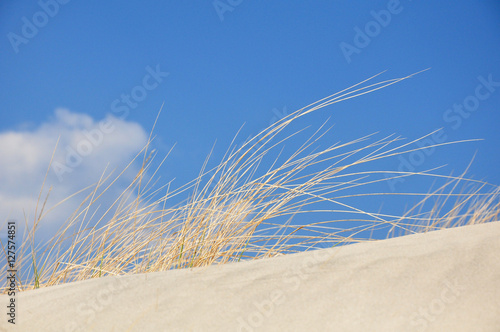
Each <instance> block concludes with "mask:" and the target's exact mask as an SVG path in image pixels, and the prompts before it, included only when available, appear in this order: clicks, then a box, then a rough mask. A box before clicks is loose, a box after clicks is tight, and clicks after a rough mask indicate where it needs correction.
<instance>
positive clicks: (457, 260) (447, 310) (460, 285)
mask: <svg viewBox="0 0 500 332" xmlns="http://www.w3.org/2000/svg"><path fill="white" fill-rule="evenodd" d="M499 253H500V222H495V223H489V224H484V225H475V226H466V227H460V228H454V229H448V230H442V231H436V232H431V233H427V234H417V235H410V236H405V237H400V238H395V239H389V240H383V241H376V242H370V243H361V244H355V245H350V246H345V247H341V248H330V249H323V250H318V251H314V252H306V253H299V254H295V255H288V256H279V257H274V258H269V259H264V260H258V261H250V262H242V263H235V264H227V265H222V266H211V267H207V268H196V269H190V270H173V271H166V272H156V273H150V274H141V275H131V276H126V277H105V278H101V279H94V280H87V281H82V282H77V283H73V284H66V285H59V286H54V287H49V288H44V289H38V290H33V291H28V292H23V293H21V294H19V296H18V297H17V304H18V307H17V323H18V324H16V326H15V328H13V327H12V326H11V324H7V323H6V319H5V314H2V316H3V317H4V318H2V321H1V323H0V324H1V325H0V329H3V330H5V331H11V330H12V331H58V332H60V331H500V255H499ZM7 300H8V297H7V296H5V295H2V296H1V303H2V307H3V308H5V306H4V305H3V304H6V303H7ZM4 311H5V309H4Z"/></svg>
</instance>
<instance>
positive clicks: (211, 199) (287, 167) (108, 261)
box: [2, 76, 500, 291]
mask: <svg viewBox="0 0 500 332" xmlns="http://www.w3.org/2000/svg"><path fill="white" fill-rule="evenodd" d="M409 77H410V76H409ZM406 78H408V77H404V78H400V79H393V80H388V81H383V82H378V83H375V84H369V82H370V80H371V79H373V78H371V79H369V80H366V81H363V82H361V83H359V84H357V85H355V86H352V87H350V88H349V89H346V90H343V91H341V92H339V93H337V94H334V95H331V96H329V97H327V98H325V99H322V100H320V101H318V102H316V103H314V104H311V105H309V106H307V107H305V108H303V109H300V110H298V111H296V112H294V113H292V114H290V115H288V116H287V117H285V118H283V119H281V120H279V121H278V122H276V123H274V124H272V125H270V126H269V127H268V128H266V129H264V130H263V131H262V132H260V133H259V134H258V135H256V136H255V137H253V138H252V139H250V140H248V141H246V143H244V144H243V145H242V146H240V147H239V148H236V147H235V145H234V142H235V141H236V138H235V140H233V143H232V144H231V146H230V148H229V149H228V151H227V153H226V155H225V156H224V158H223V159H222V161H221V162H220V164H219V165H218V166H216V167H215V168H213V169H210V170H206V165H207V162H208V157H207V162H206V163H205V165H204V166H203V169H202V171H201V173H200V175H199V177H198V178H196V179H195V180H193V181H192V182H190V183H188V184H186V185H184V186H182V187H180V188H177V189H175V190H170V186H169V184H167V185H165V186H163V187H160V188H156V189H155V184H154V183H153V181H154V180H153V179H154V178H155V177H154V175H155V174H156V171H157V170H156V171H155V170H151V167H152V161H153V159H154V156H155V155H154V153H150V152H149V148H150V143H151V138H150V141H149V143H148V145H147V146H146V147H144V149H143V150H142V151H141V153H140V154H139V155H138V156H136V158H135V161H137V159H138V158H142V167H141V169H140V171H139V173H138V174H137V176H136V177H135V179H134V180H133V181H132V183H130V185H129V187H128V188H127V190H125V191H124V192H123V193H122V194H121V195H120V196H119V197H117V198H116V200H115V201H114V202H113V203H112V204H110V206H108V207H107V210H106V212H105V213H101V216H100V217H96V216H97V214H96V212H95V211H96V209H95V207H96V206H98V205H99V204H100V201H99V200H100V198H101V197H102V195H103V193H104V192H106V190H108V189H109V188H110V186H111V185H112V184H113V183H114V182H115V181H117V179H118V178H119V177H120V175H121V174H120V175H118V176H117V177H114V178H111V175H105V174H106V173H104V174H103V176H102V178H101V179H99V181H98V182H97V183H96V184H95V185H94V186H92V187H89V188H86V189H85V190H86V191H85V192H87V196H86V198H85V199H84V200H83V201H82V203H81V204H80V207H79V209H78V210H77V211H75V212H74V213H73V214H72V215H71V216H70V217H69V218H68V220H67V221H66V222H65V223H64V225H63V226H62V227H61V228H60V229H59V230H58V231H57V233H56V235H55V236H54V237H53V238H52V239H51V240H50V241H49V243H46V244H43V245H41V244H37V241H36V238H35V235H36V232H37V228H38V226H39V224H40V223H41V222H43V219H44V217H45V216H46V215H47V213H48V211H47V209H46V207H45V203H44V202H42V201H41V199H40V198H41V197H42V195H41V194H40V197H39V202H40V206H37V209H36V211H37V212H36V217H35V219H34V221H32V222H30V223H29V222H26V229H27V233H26V234H25V239H24V241H23V243H22V246H21V247H20V248H18V258H17V261H18V265H17V269H18V270H19V272H20V273H21V274H20V278H19V279H20V280H19V283H18V287H19V290H21V291H23V290H28V289H33V288H38V287H47V286H52V285H57V284H63V283H68V282H73V281H78V280H85V279H89V278H97V277H103V276H106V275H123V274H135V273H148V272H154V271H164V270H169V269H180V268H187V267H199V266H207V265H211V264H224V263H227V262H235V261H240V260H246V259H260V258H265V257H272V256H275V255H277V254H288V253H293V252H297V251H304V250H310V249H316V248H325V247H331V246H334V245H339V244H346V243H351V242H358V241H367V240H371V239H372V234H373V232H374V231H377V230H379V229H381V228H385V229H386V233H388V234H389V235H390V236H395V235H401V234H408V233H412V232H423V231H429V230H435V229H440V228H448V227H455V226H461V225H467V224H476V223H484V222H490V221H496V220H498V214H499V211H500V204H499V199H498V198H499V195H498V194H499V191H498V188H496V189H495V188H494V189H493V190H491V188H489V187H488V186H489V185H487V184H485V183H483V182H480V181H473V180H469V179H465V178H464V175H463V174H462V175H460V176H456V177H454V176H442V175H437V174H432V173H430V172H424V173H411V172H408V173H403V172H384V171H371V172H370V171H359V170H358V166H359V165H363V164H365V163H373V162H374V161H377V160H380V159H383V158H388V157H393V156H396V155H399V154H404V153H409V152H411V151H415V150H419V149H421V148H414V147H413V148H412V147H411V146H412V145H411V143H413V142H410V143H406V144H400V145H396V146H395V144H396V143H397V142H399V141H400V139H399V138H397V137H396V138H394V137H386V138H383V139H380V140H376V141H373V142H369V141H368V140H369V139H371V138H370V137H369V136H367V137H363V138H360V139H358V140H354V141H351V142H347V143H342V144H336V145H333V146H329V147H327V148H325V149H321V150H319V151H316V150H314V147H315V144H316V143H317V142H318V140H319V139H320V138H321V137H322V136H323V135H324V134H325V133H326V132H327V131H328V129H325V126H322V127H321V128H319V129H318V130H317V131H316V132H315V133H314V134H313V135H311V136H310V138H309V139H308V140H306V141H305V142H303V144H302V146H300V147H299V148H298V149H297V150H296V152H294V153H292V154H291V155H289V156H283V155H281V154H280V153H279V150H280V148H282V146H283V144H284V143H285V142H287V141H288V140H289V139H290V138H291V137H293V136H294V135H295V134H296V133H294V134H292V135H285V136H283V130H284V129H285V128H287V126H288V125H289V124H290V123H291V122H293V121H295V120H297V119H298V118H300V117H302V116H304V115H306V114H308V113H310V112H313V111H315V110H318V109H320V108H322V107H325V106H327V105H331V104H334V103H337V102H340V101H343V100H346V99H350V98H353V97H356V96H359V95H362V94H365V93H369V92H372V91H375V90H378V89H380V88H383V87H385V86H388V85H391V84H394V83H397V82H399V81H401V80H404V79H406ZM454 143H457V142H454ZM397 144H399V143H397ZM445 144H451V143H443V144H438V145H435V146H439V145H445ZM394 146H395V147H394ZM311 150H312V151H311ZM273 151H278V154H277V155H274V157H273V161H274V162H273V163H272V166H271V167H269V168H267V169H266V170H265V171H264V172H262V171H261V168H259V166H261V163H262V161H263V160H264V159H265V158H266V157H268V156H271V155H273ZM281 160H282V161H281ZM132 162H133V161H131V163H130V164H129V166H130V165H131V164H132ZM161 163H163V162H161ZM161 163H160V165H161ZM151 173H153V176H148V174H151ZM122 174H123V173H122ZM408 176H422V177H436V178H441V179H445V180H446V183H445V184H444V185H442V186H441V187H440V188H438V189H437V190H435V191H433V192H430V193H409V194H402V195H408V196H409V197H415V196H419V195H421V196H422V197H423V199H422V201H421V202H420V203H418V204H416V205H415V206H414V207H413V208H411V209H410V210H409V211H408V212H407V213H406V214H404V215H401V216H397V215H386V214H382V213H375V212H368V211H363V210H362V209H361V208H359V207H357V206H355V205H353V204H351V203H349V199H352V198H356V197H372V196H373V199H377V196H381V195H390V194H392V193H372V192H368V191H362V192H361V193H354V194H353V193H351V192H352V190H356V189H359V188H361V190H363V188H367V187H369V186H370V185H373V184H376V183H383V182H384V181H387V180H388V179H391V178H399V177H408ZM464 183H465V184H467V185H469V184H474V186H471V187H469V189H467V190H466V191H464V190H463V188H464V187H463V184H464ZM466 187H467V186H466ZM163 190H166V194H160V193H161V192H162V191H163ZM485 191H486V193H484V192H485ZM42 192H43V188H42V191H41V193H42ZM186 193H189V198H188V199H186V200H184V201H182V203H180V204H177V205H175V206H173V207H171V206H169V202H170V201H171V200H172V199H173V198H174V197H179V196H182V195H183V194H186ZM394 195H396V193H394ZM158 197H159V198H158ZM429 204H430V205H431V207H430V209H428V210H426V207H427V206H428V205H429ZM325 207H326V208H325ZM301 214H302V215H303V214H305V215H308V216H309V215H310V216H312V215H315V214H317V215H320V216H321V215H328V216H330V217H328V218H326V220H325V218H323V219H321V220H319V221H316V222H308V223H305V224H298V223H297V222H296V219H297V218H296V217H298V216H299V215H301ZM332 216H333V217H332ZM294 217H295V218H294ZM96 219H98V220H96ZM345 225H349V226H348V227H346V226H345ZM2 246H3V247H4V252H5V246H4V244H3V243H2ZM5 270H6V269H2V271H3V272H4V273H5ZM3 280H6V278H3ZM4 287H5V285H4Z"/></svg>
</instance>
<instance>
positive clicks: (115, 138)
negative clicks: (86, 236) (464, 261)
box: [0, 0, 500, 220]
mask: <svg viewBox="0 0 500 332" xmlns="http://www.w3.org/2000/svg"><path fill="white" fill-rule="evenodd" d="M0 35H1V36H2V39H1V43H0V71H1V73H2V75H1V76H0V102H1V107H0V118H1V121H0V153H1V155H0V198H1V199H0V201H2V202H0V210H1V211H2V212H1V215H0V217H1V219H2V220H5V219H6V218H8V217H11V218H12V217H14V218H21V216H22V212H20V211H21V210H22V209H23V208H24V209H26V211H27V213H28V215H32V214H33V209H32V208H33V207H32V203H33V201H34V199H36V196H37V195H38V190H39V188H40V185H41V182H42V180H43V176H44V174H45V170H46V168H47V165H48V162H49V160H50V156H51V154H52V150H53V149H54V146H55V142H56V140H57V138H58V137H60V142H59V150H58V152H57V153H56V160H60V161H64V158H65V156H66V155H67V154H68V153H69V152H68V151H69V150H65V149H66V148H68V147H71V146H73V147H75V146H76V145H77V144H78V142H80V141H81V140H85V136H82V133H83V132H84V131H85V130H87V132H89V131H90V132H91V131H92V130H93V129H96V128H99V126H100V125H103V123H105V122H106V121H111V122H112V126H113V128H114V129H112V134H110V135H105V136H104V138H103V140H102V141H100V139H99V137H95V139H96V140H97V141H99V144H97V145H98V146H91V147H90V149H91V150H92V151H91V153H89V155H88V156H86V157H85V158H83V160H82V161H81V162H80V163H78V165H77V166H76V167H74V168H73V169H72V171H71V173H69V172H68V173H64V174H59V175H61V176H62V178H63V179H62V180H61V178H60V177H59V176H57V174H55V173H56V172H55V171H54V170H53V169H52V170H51V172H50V174H49V184H51V185H53V187H54V189H53V190H54V192H53V193H52V197H51V201H50V202H51V203H56V201H57V199H60V198H64V197H65V196H67V195H68V194H70V193H72V192H75V191H76V190H79V189H81V188H82V187H83V186H85V185H88V184H90V183H92V182H95V181H97V179H98V177H99V175H100V174H101V172H102V171H103V169H104V167H105V166H106V164H107V163H108V162H109V163H110V164H111V167H117V168H119V167H123V166H124V165H125V164H126V163H127V162H128V161H129V160H130V158H131V157H132V156H133V155H135V153H137V152H138V151H139V150H140V148H141V147H142V145H143V144H144V143H145V142H146V140H147V136H148V135H149V131H150V129H151V127H152V125H153V123H154V120H155V118H156V116H157V113H158V110H159V109H160V107H161V105H162V104H163V103H164V108H163V112H162V114H161V117H160V119H159V122H158V124H157V126H156V130H155V134H156V135H157V140H156V142H155V148H156V149H157V150H158V151H159V153H160V155H164V154H166V153H167V152H168V151H169V149H170V148H171V147H172V146H173V145H174V143H176V147H175V149H174V151H173V152H172V154H171V155H170V157H169V158H168V160H167V162H166V164H165V166H164V167H163V168H162V171H161V173H160V174H161V176H162V179H164V180H165V181H164V182H166V181H168V180H171V179H172V178H174V177H175V178H176V180H175V182H174V186H175V185H182V184H183V183H185V182H186V181H189V180H191V179H193V178H194V177H195V176H196V175H197V174H198V172H199V170H200V168H201V166H202V163H203V161H204V159H205V157H206V156H207V154H208V153H209V151H210V149H211V147H212V146H213V144H214V142H215V141H216V140H217V145H216V149H215V152H214V159H213V160H214V162H216V161H217V160H220V158H222V156H223V154H224V152H225V150H226V149H227V147H228V145H229V143H230V142H231V140H232V138H233V136H234V135H235V134H236V132H237V130H238V129H239V128H240V127H241V125H242V124H243V123H245V127H244V129H243V131H242V133H243V134H242V137H247V136H249V135H252V134H256V133H258V132H259V131H260V130H261V129H263V128H264V127H266V126H267V125H269V123H271V122H272V121H275V120H276V119H277V118H279V117H280V116H283V114H287V113H290V112H292V111H294V110H296V109H298V108H300V107H303V106H305V105H308V104H310V103H312V102H314V101H316V100H318V99H321V98H323V97H325V96H327V95H329V94H331V93H334V92H337V91H340V90H342V89H344V88H346V87H348V86H351V85H353V84H355V83H358V82H359V81H362V80H364V79H366V78H368V77H370V76H372V75H374V74H377V73H380V72H382V71H385V70H387V72H385V73H384V74H383V75H382V76H381V77H380V79H390V78H396V77H402V76H406V75H408V74H412V73H415V72H417V71H420V70H423V69H427V68H431V69H430V70H428V71H425V72H423V73H421V74H419V75H417V76H415V77H413V78H411V79H409V80H406V81H404V82H401V83H399V84H396V85H393V86H390V87H388V88H386V89H383V90H380V91H377V92H375V93H373V94H369V95H365V96H362V97H359V98H356V99H352V100H348V101H345V102H342V103H340V104H335V105H333V106H330V107H327V108H325V109H323V110H321V111H318V112H315V113H312V114H310V115H308V116H307V117H304V118H303V119H301V120H300V121H301V123H300V125H299V127H300V126H302V127H303V126H309V125H310V126H311V127H312V128H317V127H318V126H320V125H321V124H322V123H323V122H324V121H325V120H326V119H327V118H330V121H329V123H330V124H332V125H334V128H333V130H332V132H331V133H329V135H328V136H327V137H326V141H325V144H326V145H328V144H331V143H333V142H337V141H343V142H345V141H349V140H352V139H355V138H359V137H362V136H365V135H368V134H372V133H375V132H378V133H379V134H378V135H377V136H376V137H377V138H382V137H384V136H387V135H390V134H396V135H397V136H399V135H401V136H403V137H406V138H408V139H409V140H413V139H416V138H419V137H421V136H423V135H426V134H428V133H430V132H432V131H434V130H436V129H438V128H443V132H444V135H445V138H444V141H446V142H451V141H455V140H467V139H475V138H480V139H484V140H482V141H478V142H470V143H464V144H460V145H452V146H447V147H443V148H440V149H438V150H436V151H435V152H433V153H431V154H429V155H426V156H425V158H424V159H423V160H421V161H418V158H417V156H414V157H415V158H416V159H414V162H413V164H411V163H410V164H411V165H412V167H413V169H414V170H415V171H423V170H426V169H431V168H433V167H437V166H441V165H447V166H446V167H445V168H443V169H441V170H440V172H441V173H442V174H450V173H451V172H452V171H453V172H455V174H456V173H458V172H462V171H463V170H464V169H465V168H466V166H467V165H468V163H469V162H470V160H471V159H472V157H473V156H474V154H475V160H474V163H473V164H472V166H471V168H470V172H469V175H470V176H473V177H474V178H476V179H480V180H485V181H488V182H490V183H491V184H493V185H499V184H500V174H499V173H498V166H497V165H498V163H499V162H500V148H499V143H500V133H499V130H498V125H499V124H500V108H499V106H500V61H499V60H500V3H499V2H498V1H493V0H492V1H461V0H453V1H448V0H443V1H410V0H401V1H394V0H391V1H387V0H384V1H281V2H269V1H248V0H231V1H230V0H220V1H203V2H188V1H150V2H144V1H142V2H141V1H128V2H123V1H120V2H118V1H106V2H98V1H85V2H83V1H74V0H73V1H68V0H65V1H63V0H60V1H56V0H41V1H38V2H37V1H3V2H2V4H0ZM127 96H129V97H127ZM127 98H128V99H127ZM127 100H128V101H127ZM113 116H114V117H113ZM106 119H107V120H106ZM110 119H111V120H110ZM108 124H109V123H108ZM101 129H102V130H105V128H104V129H103V128H101ZM442 137H443V136H442ZM58 158H59V159H58ZM408 158H409V157H407V160H408ZM415 160H417V161H415ZM402 163H404V161H402V160H401V159H398V158H392V159H389V160H386V161H384V162H383V164H382V165H381V166H382V167H384V168H385V169H388V170H389V169H390V170H396V169H398V167H401V165H402ZM133 170H134V169H132V170H131V173H130V174H128V175H126V178H127V176H128V177H129V178H130V177H133ZM59 180H61V181H59ZM411 183H412V182H411V181H407V182H405V183H396V184H392V187H391V185H390V184H384V185H383V187H381V190H385V191H402V192H405V191H406V192H407V191H411V188H407V187H406V186H408V185H411ZM415 184H416V185H421V183H420V182H418V181H417V182H415ZM428 184H431V182H429V183H428ZM428 184H426V185H428ZM384 188H385V189H384ZM119 190H120V188H118V189H117V191H119ZM377 203H378V202H377ZM389 203H390V202H389ZM68 208H69V207H68ZM67 211H69V210H64V209H62V210H61V212H60V214H57V213H55V214H54V215H53V218H54V219H58V218H62V217H63V216H64V214H65V213H67Z"/></svg>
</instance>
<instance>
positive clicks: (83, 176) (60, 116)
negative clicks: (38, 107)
mask: <svg viewBox="0 0 500 332" xmlns="http://www.w3.org/2000/svg"><path fill="white" fill-rule="evenodd" d="M54 114H55V116H54V117H53V118H52V119H50V120H49V121H47V122H45V123H42V124H41V125H39V126H38V127H36V128H35V129H33V130H18V131H7V132H2V133H0V221H1V222H2V225H5V224H6V223H5V221H6V220H7V219H8V218H13V219H17V220H18V221H19V224H20V226H21V224H24V215H26V217H27V219H28V221H29V222H30V223H32V221H33V219H34V213H35V206H36V202H37V198H38V194H39V192H40V188H41V186H42V182H43V179H44V176H45V174H46V172H47V169H48V167H49V164H50V159H51V156H52V153H53V151H54V148H55V147H56V142H57V140H58V139H59V143H58V146H57V150H56V151H55V155H54V159H53V163H52V165H51V167H50V169H49V172H48V175H47V180H46V183H45V190H44V193H43V196H42V202H43V199H44V198H45V195H46V194H47V192H48V189H49V188H50V187H52V191H51V192H50V196H49V200H48V207H49V208H50V207H51V206H53V205H54V204H56V203H58V202H60V201H61V200H63V199H64V198H66V197H68V196H69V195H71V194H73V193H75V192H76V191H78V190H80V189H83V188H84V187H86V186H88V185H91V184H93V183H96V182H97V181H98V180H99V178H100V177H101V175H102V173H103V171H104V170H105V168H106V166H107V165H108V164H109V166H108V174H109V171H110V170H112V169H116V172H115V173H114V174H116V175H117V174H118V173H119V172H120V171H121V170H122V169H123V167H125V166H126V165H127V164H128V163H129V162H130V161H131V160H132V158H133V157H134V156H135V155H136V154H137V153H138V152H139V151H140V150H141V149H142V148H143V147H144V146H145V145H146V143H147V138H148V134H147V133H146V131H145V130H144V129H143V128H142V127H141V126H140V125H139V124H137V123H134V122H128V121H124V120H122V119H119V118H116V117H114V116H112V115H108V116H106V118H105V119H103V120H101V121H96V120H94V119H93V118H92V117H90V116H89V115H86V114H81V113H75V112H71V111H69V110H66V109H58V110H56V111H55V113H54ZM141 160H142V159H141ZM136 173H137V168H131V169H130V170H129V171H127V172H126V173H125V174H124V177H123V181H121V182H118V183H117V186H115V187H114V188H112V189H111V190H110V192H109V193H108V195H109V197H108V198H109V200H111V199H113V198H116V197H112V196H113V193H114V194H115V195H116V193H120V192H123V191H124V190H125V185H126V184H128V183H130V182H128V183H127V180H128V181H130V180H131V179H133V177H134V176H135V175H136ZM81 199H82V196H80V197H77V198H76V199H73V200H70V201H68V202H66V203H64V205H62V206H60V207H58V208H56V209H54V210H53V212H51V213H50V214H49V215H47V219H46V220H44V225H42V226H44V227H45V229H47V227H49V228H51V229H53V228H58V227H59V226H60V224H61V222H63V221H65V220H66V218H68V217H69V216H70V215H71V213H72V212H74V210H75V209H76V208H77V207H78V204H79V203H80V202H81ZM104 199H107V198H106V197H105V198H104ZM2 228H4V227H2ZM3 232H4V231H2V233H3Z"/></svg>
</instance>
